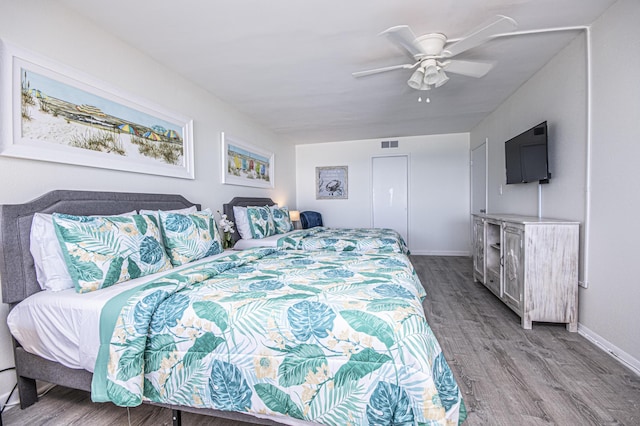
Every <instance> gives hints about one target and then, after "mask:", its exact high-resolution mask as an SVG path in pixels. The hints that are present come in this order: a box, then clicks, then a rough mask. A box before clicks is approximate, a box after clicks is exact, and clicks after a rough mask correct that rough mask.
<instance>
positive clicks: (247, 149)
mask: <svg viewBox="0 0 640 426" xmlns="http://www.w3.org/2000/svg"><path fill="white" fill-rule="evenodd" d="M220 138H221V140H222V144H221V145H222V183H225V184H230V185H243V186H255V187H258V188H273V187H274V167H275V165H274V155H273V153H272V152H268V151H265V150H262V149H260V148H257V147H255V146H252V145H249V144H247V143H245V142H242V141H240V140H239V139H236V138H234V137H231V136H229V135H225V133H224V132H222V133H221V135H220Z"/></svg>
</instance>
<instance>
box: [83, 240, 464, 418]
mask: <svg viewBox="0 0 640 426" xmlns="http://www.w3.org/2000/svg"><path fill="white" fill-rule="evenodd" d="M424 296H425V292H424V289H423V288H422V286H421V284H420V282H419V280H418V278H417V276H416V273H415V271H414V270H413V267H412V266H411V263H410V262H409V260H408V258H407V257H406V256H405V255H402V254H395V253H390V254H385V255H380V254H360V253H354V252H340V253H338V252H327V251H317V252H304V251H296V250H286V251H281V250H276V249H273V248H262V249H254V250H247V251H244V252H238V253H236V254H233V255H229V256H225V257H223V258H219V259H216V260H213V261H211V262H207V263H205V264H202V265H199V266H194V267H193V268H187V269H184V270H182V271H179V272H171V273H168V274H167V275H165V276H163V277H162V278H159V279H156V280H153V281H152V282H150V283H147V284H144V285H141V286H139V287H137V288H134V289H131V290H128V291H126V292H124V293H122V294H121V295H119V296H117V297H115V298H113V299H112V300H110V301H109V302H108V303H107V304H106V306H105V307H104V309H103V311H102V317H101V330H100V335H101V342H102V344H101V347H100V352H99V355H98V361H97V362H96V367H95V371H94V379H93V383H92V388H93V389H92V398H93V400H94V401H113V402H114V403H115V404H117V405H120V406H135V405H138V404H140V403H141V402H142V401H143V400H148V401H155V402H162V403H166V404H175V405H184V406H192V407H207V408H214V409H219V410H232V411H240V412H245V413H250V414H251V413H253V414H257V415H265V414H266V415H272V416H276V418H277V419H278V418H279V419H280V421H283V422H286V421H287V419H300V420H308V421H313V422H317V423H321V424H330V425H390V424H394V425H397V424H402V425H405V424H406V425H436V424H437V425H445V424H446V425H452V424H453V425H455V424H459V423H461V422H462V421H463V420H464V419H465V417H466V411H465V408H464V403H463V401H462V398H461V395H460V391H459V389H458V386H457V384H456V382H455V380H454V378H453V375H452V373H451V370H450V369H449V366H448V365H447V362H446V361H445V359H444V356H443V354H442V351H441V349H440V346H439V344H438V342H437V341H436V338H435V337H434V335H433V333H432V331H431V329H430V327H429V325H428V324H427V322H426V319H425V316H424V312H423V309H422V305H421V300H422V298H424ZM283 416H288V417H283Z"/></svg>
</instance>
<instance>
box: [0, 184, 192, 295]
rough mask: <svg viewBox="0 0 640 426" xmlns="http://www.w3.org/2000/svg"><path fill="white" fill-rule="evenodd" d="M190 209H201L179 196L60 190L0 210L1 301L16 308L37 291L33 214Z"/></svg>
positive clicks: (81, 213)
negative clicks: (31, 236)
mask: <svg viewBox="0 0 640 426" xmlns="http://www.w3.org/2000/svg"><path fill="white" fill-rule="evenodd" d="M193 205H195V206H197V207H198V209H200V205H199V204H195V203H192V202H190V201H189V200H187V199H186V198H184V197H183V196H181V195H171V194H136V193H126V192H94V191H68V190H59V191H51V192H48V193H46V194H44V195H43V196H41V197H39V198H37V199H35V200H33V201H29V202H27V203H24V204H7V205H2V206H0V280H1V281H2V301H3V302H4V303H10V304H15V303H18V302H20V301H21V300H23V299H25V298H26V297H27V296H30V295H31V294H34V293H37V292H38V291H40V286H39V285H38V282H37V280H36V271H35V268H34V265H33V257H31V252H30V251H29V232H30V230H31V221H32V220H33V215H34V214H35V213H37V212H42V213H53V212H58V213H67V214H75V215H113V214H120V213H124V212H128V211H131V210H140V209H148V210H173V209H181V208H185V207H190V206H193Z"/></svg>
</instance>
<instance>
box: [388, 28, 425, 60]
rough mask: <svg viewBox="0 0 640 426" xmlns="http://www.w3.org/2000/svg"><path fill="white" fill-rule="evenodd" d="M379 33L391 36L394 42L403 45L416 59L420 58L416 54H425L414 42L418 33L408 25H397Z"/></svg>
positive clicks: (390, 38)
mask: <svg viewBox="0 0 640 426" xmlns="http://www.w3.org/2000/svg"><path fill="white" fill-rule="evenodd" d="M379 35H385V36H387V38H389V40H391V42H392V43H394V44H396V45H398V46H400V47H402V48H403V49H404V50H405V51H407V52H408V53H409V54H410V55H411V57H412V58H414V59H418V58H417V57H416V55H419V56H422V55H424V52H422V51H421V50H420V49H419V48H418V46H416V44H415V43H414V41H415V39H416V35H415V34H414V33H413V31H411V28H409V27H408V26H407V25H398V26H396V27H391V28H389V29H387V30H384V31H383V32H381V33H380V34H379Z"/></svg>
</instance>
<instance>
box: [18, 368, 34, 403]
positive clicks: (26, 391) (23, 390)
mask: <svg viewBox="0 0 640 426" xmlns="http://www.w3.org/2000/svg"><path fill="white" fill-rule="evenodd" d="M17 379H18V394H19V395H20V408H22V409H25V408H27V407H30V406H32V405H33V404H35V403H36V402H38V389H37V387H36V381H35V379H29V378H28V377H21V376H17Z"/></svg>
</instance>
